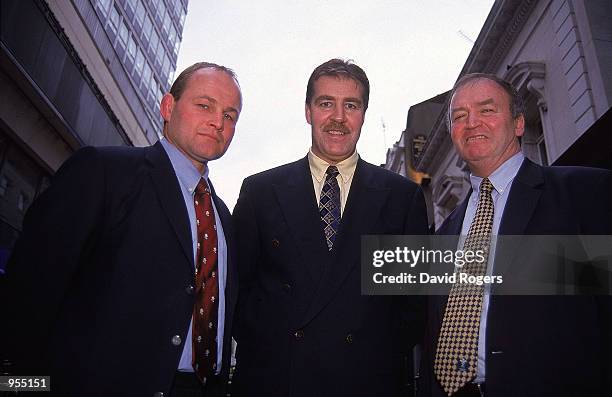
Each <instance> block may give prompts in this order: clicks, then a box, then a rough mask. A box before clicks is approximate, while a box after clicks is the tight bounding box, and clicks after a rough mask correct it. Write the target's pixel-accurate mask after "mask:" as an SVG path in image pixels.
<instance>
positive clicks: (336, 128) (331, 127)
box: [323, 123, 350, 135]
mask: <svg viewBox="0 0 612 397" xmlns="http://www.w3.org/2000/svg"><path fill="white" fill-rule="evenodd" d="M323 131H324V132H327V133H329V134H331V135H345V134H349V133H350V131H349V129H348V128H346V127H345V126H344V125H342V124H339V123H329V124H328V125H326V126H325V127H324V128H323Z"/></svg>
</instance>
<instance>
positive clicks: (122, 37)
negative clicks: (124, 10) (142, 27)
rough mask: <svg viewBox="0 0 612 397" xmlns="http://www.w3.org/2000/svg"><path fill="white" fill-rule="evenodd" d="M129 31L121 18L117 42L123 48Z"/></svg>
mask: <svg viewBox="0 0 612 397" xmlns="http://www.w3.org/2000/svg"><path fill="white" fill-rule="evenodd" d="M129 34H130V33H129V31H128V27H127V25H126V24H125V21H124V20H121V25H120V26H119V40H118V44H119V45H120V46H121V47H122V48H123V49H125V47H126V46H127V42H128V36H129Z"/></svg>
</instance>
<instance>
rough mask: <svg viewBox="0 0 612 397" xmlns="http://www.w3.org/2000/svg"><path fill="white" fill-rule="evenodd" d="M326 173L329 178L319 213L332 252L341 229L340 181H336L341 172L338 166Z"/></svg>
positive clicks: (323, 192) (320, 202)
mask: <svg viewBox="0 0 612 397" xmlns="http://www.w3.org/2000/svg"><path fill="white" fill-rule="evenodd" d="M325 173H326V174H327V176H326V177H325V183H324V184H323V189H322V190H321V199H320V200H319V213H320V214H321V221H322V223H323V232H324V233H325V240H326V241H327V248H328V249H329V250H330V251H331V249H332V247H333V245H334V241H335V240H336V234H338V231H339V229H340V186H338V180H337V179H336V176H337V175H338V174H339V172H338V168H337V167H336V166H334V165H330V166H329V167H327V171H325Z"/></svg>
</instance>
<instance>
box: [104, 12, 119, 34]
mask: <svg viewBox="0 0 612 397" xmlns="http://www.w3.org/2000/svg"><path fill="white" fill-rule="evenodd" d="M120 19H121V17H120V16H119V11H118V10H117V7H116V6H115V7H112V8H111V11H110V18H109V19H108V25H107V26H109V27H110V29H111V31H112V32H113V33H115V34H117V30H118V29H119V21H120Z"/></svg>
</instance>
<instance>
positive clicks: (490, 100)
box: [451, 98, 495, 113]
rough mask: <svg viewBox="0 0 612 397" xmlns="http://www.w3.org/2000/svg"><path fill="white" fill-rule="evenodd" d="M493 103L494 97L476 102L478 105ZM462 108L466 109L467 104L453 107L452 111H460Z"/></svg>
mask: <svg viewBox="0 0 612 397" xmlns="http://www.w3.org/2000/svg"><path fill="white" fill-rule="evenodd" d="M492 103H495V100H494V99H493V98H487V99H485V100H483V101H480V102H476V105H478V106H484V105H490V104H492ZM460 110H466V107H465V106H458V107H456V108H452V109H451V113H454V112H458V111H460Z"/></svg>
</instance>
